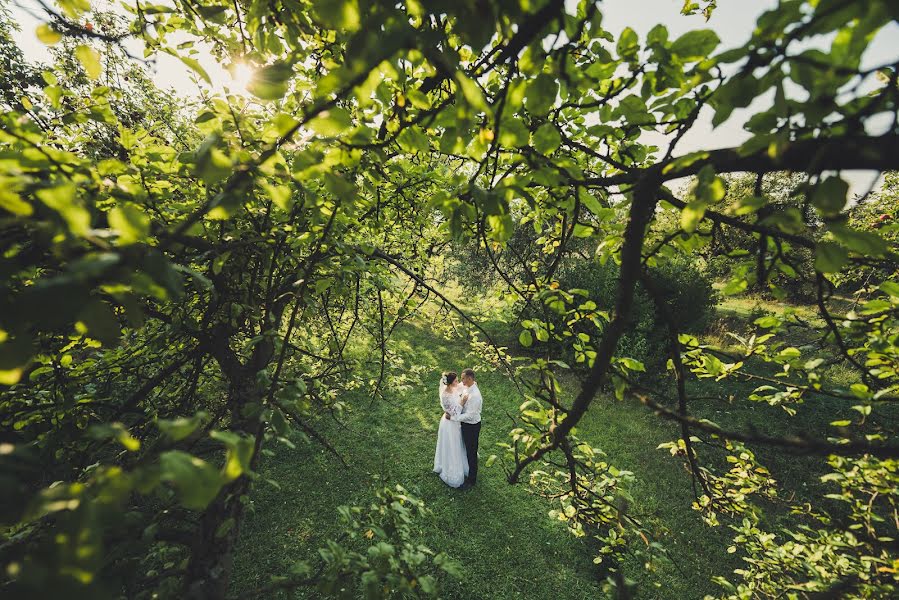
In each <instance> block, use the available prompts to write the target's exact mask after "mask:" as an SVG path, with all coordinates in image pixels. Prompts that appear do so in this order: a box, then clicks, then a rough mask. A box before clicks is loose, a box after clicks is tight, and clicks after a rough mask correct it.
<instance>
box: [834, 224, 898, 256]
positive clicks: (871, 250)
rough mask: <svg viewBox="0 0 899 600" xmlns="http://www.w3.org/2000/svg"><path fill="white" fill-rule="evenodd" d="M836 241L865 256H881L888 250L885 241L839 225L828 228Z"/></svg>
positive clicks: (868, 232) (873, 234)
mask: <svg viewBox="0 0 899 600" xmlns="http://www.w3.org/2000/svg"><path fill="white" fill-rule="evenodd" d="M830 230H831V232H833V235H834V237H835V238H837V240H839V241H840V242H841V243H842V244H843V245H844V246H846V247H847V248H849V249H850V250H854V251H856V252H858V253H859V254H863V255H866V256H882V255H883V254H884V253H886V251H887V250H888V249H889V246H888V245H887V243H886V241H885V240H884V239H883V238H882V237H880V236H879V235H877V234H876V233H872V232H870V231H859V230H857V229H852V228H851V227H847V226H845V225H841V224H833V225H831V226H830Z"/></svg>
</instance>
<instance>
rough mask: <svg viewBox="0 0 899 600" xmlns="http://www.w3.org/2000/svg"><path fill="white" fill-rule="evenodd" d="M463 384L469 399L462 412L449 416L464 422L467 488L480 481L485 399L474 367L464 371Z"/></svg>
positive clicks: (464, 487) (463, 436)
mask: <svg viewBox="0 0 899 600" xmlns="http://www.w3.org/2000/svg"><path fill="white" fill-rule="evenodd" d="M462 385H464V386H465V387H466V388H468V389H467V390H466V391H465V393H466V394H468V401H467V402H465V406H463V407H462V412H461V414H459V415H456V416H454V417H449V415H447V416H448V417H449V418H450V419H452V420H453V421H460V422H461V423H462V441H463V442H465V454H466V456H467V457H468V477H467V478H466V479H465V483H463V484H462V489H463V490H466V489H468V488H470V487H471V486H473V485H474V484H475V483H477V482H478V437H479V436H480V435H481V405H482V404H483V403H484V401H483V399H482V398H481V390H480V389H478V383H477V381H475V379H474V371H473V370H472V369H465V370H464V371H462Z"/></svg>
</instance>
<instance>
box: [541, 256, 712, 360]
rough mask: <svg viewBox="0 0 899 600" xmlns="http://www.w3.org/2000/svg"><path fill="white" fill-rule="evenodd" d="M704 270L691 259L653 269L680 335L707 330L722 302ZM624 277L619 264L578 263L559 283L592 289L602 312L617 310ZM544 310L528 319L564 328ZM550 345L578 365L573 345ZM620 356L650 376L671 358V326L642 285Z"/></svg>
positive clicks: (563, 271)
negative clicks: (617, 294) (619, 283)
mask: <svg viewBox="0 0 899 600" xmlns="http://www.w3.org/2000/svg"><path fill="white" fill-rule="evenodd" d="M702 266H703V265H701V264H698V263H697V262H696V261H695V260H691V259H690V258H688V257H680V258H675V259H671V260H667V261H666V262H664V263H661V264H660V265H659V266H657V267H654V268H652V269H651V270H650V277H652V279H653V281H654V283H655V287H656V288H657V289H658V290H659V292H660V294H661V295H662V296H663V297H664V298H665V301H666V302H667V304H668V307H669V309H670V311H671V313H672V314H673V315H674V318H675V325H676V327H677V329H678V330H679V331H684V332H692V333H696V332H699V331H702V330H703V329H705V328H706V326H707V325H708V323H709V321H710V318H711V315H712V309H713V307H714V306H715V304H716V302H717V294H716V292H715V291H714V289H713V288H712V282H711V279H710V278H709V277H708V276H707V275H706V273H705V271H704V269H703V268H702ZM618 275H619V267H618V265H617V264H615V263H613V262H608V263H606V264H605V265H603V264H600V263H599V262H598V261H585V260H582V259H577V260H571V261H568V262H566V263H564V264H563V265H562V266H561V267H560V269H559V272H558V281H559V286H560V288H561V289H565V290H572V289H581V290H586V291H587V293H588V294H589V299H590V300H593V301H594V302H595V303H596V304H597V307H598V310H604V311H611V310H612V309H613V307H614V305H615V289H616V284H617V281H618ZM538 310H539V308H536V309H535V308H531V309H529V310H528V311H526V313H525V314H524V315H523V318H526V319H543V318H545V316H548V318H549V320H550V322H551V323H552V324H553V325H554V326H555V330H556V331H561V330H562V329H563V327H564V324H563V322H562V321H563V317H561V316H559V315H558V314H556V313H553V312H551V311H546V315H544V313H543V312H539V313H538ZM591 328H592V331H584V333H587V334H588V335H590V337H591V338H593V339H595V340H598V339H600V336H601V332H600V331H599V329H598V328H596V327H595V326H591ZM547 343H550V344H553V345H554V347H553V348H552V350H551V351H552V352H553V353H554V354H555V355H556V357H557V358H562V359H563V360H566V361H568V362H570V363H573V362H574V354H575V353H574V350H573V348H572V347H571V345H570V344H568V343H565V342H559V341H556V342H552V341H549V342H547ZM616 352H617V354H618V355H619V356H627V357H630V358H634V359H637V360H639V361H641V362H643V363H644V365H646V368H647V371H648V372H650V373H652V372H653V371H655V372H658V371H659V370H660V369H663V368H664V365H665V361H666V360H667V358H668V331H667V326H666V324H665V323H664V321H663V320H662V318H661V316H660V315H659V314H658V312H657V310H656V307H655V304H654V303H653V300H652V298H651V297H650V296H649V294H648V293H647V291H646V290H645V289H644V288H643V286H642V285H638V286H637V290H636V293H635V294H634V300H633V305H632V307H631V316H630V323H629V324H628V331H627V333H625V334H624V335H623V336H622V337H621V340H620V341H619V342H618V347H617V349H616Z"/></svg>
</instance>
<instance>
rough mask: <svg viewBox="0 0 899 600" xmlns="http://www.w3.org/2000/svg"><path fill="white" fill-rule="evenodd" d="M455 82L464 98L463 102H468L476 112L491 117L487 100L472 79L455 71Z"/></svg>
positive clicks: (491, 112)
mask: <svg viewBox="0 0 899 600" xmlns="http://www.w3.org/2000/svg"><path fill="white" fill-rule="evenodd" d="M456 82H457V83H458V84H459V89H460V90H461V92H462V96H463V97H464V98H465V101H466V102H468V104H469V105H471V106H472V107H473V108H475V109H476V110H479V111H480V112H482V113H485V114H486V115H488V116H491V117H492V115H493V111H492V110H491V109H490V105H489V104H488V103H487V99H486V98H485V97H484V92H482V91H481V87H480V86H479V85H478V84H477V83H475V81H474V80H473V79H471V78H470V77H468V76H467V75H465V74H464V73H462V72H461V71H457V72H456Z"/></svg>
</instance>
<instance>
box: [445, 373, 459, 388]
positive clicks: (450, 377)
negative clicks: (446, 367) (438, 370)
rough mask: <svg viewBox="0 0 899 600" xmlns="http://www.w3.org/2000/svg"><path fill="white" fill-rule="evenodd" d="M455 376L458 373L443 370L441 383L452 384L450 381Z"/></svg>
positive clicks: (453, 379) (454, 378) (452, 380)
mask: <svg viewBox="0 0 899 600" xmlns="http://www.w3.org/2000/svg"><path fill="white" fill-rule="evenodd" d="M456 377H458V375H456V372H455V371H446V372H444V373H443V385H452V383H453V382H454V381H455V380H456Z"/></svg>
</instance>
